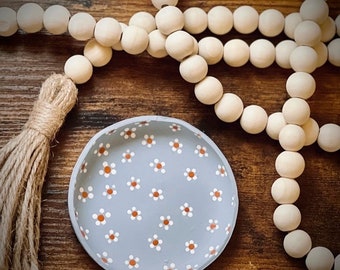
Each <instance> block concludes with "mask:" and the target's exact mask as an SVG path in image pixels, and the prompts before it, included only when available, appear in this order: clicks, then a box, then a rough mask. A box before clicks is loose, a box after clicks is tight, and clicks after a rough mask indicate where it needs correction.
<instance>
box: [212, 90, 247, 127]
mask: <svg viewBox="0 0 340 270" xmlns="http://www.w3.org/2000/svg"><path fill="white" fill-rule="evenodd" d="M214 109H215V113H216V116H217V117H218V118H219V119H220V120H222V121H223V122H226V123H232V122H235V121H236V120H237V119H239V118H240V116H241V114H242V112H243V102H242V99H241V98H240V97H239V96H237V95H235V94H233V93H225V94H224V95H223V96H222V98H221V99H220V100H219V101H218V102H217V103H216V104H215V108H214Z"/></svg>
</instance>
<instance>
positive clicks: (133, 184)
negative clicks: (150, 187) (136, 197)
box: [126, 176, 140, 191]
mask: <svg viewBox="0 0 340 270" xmlns="http://www.w3.org/2000/svg"><path fill="white" fill-rule="evenodd" d="M130 179H131V180H130V181H128V182H127V183H126V185H127V186H128V187H130V190H131V191H134V190H135V189H140V179H139V178H137V179H136V178H135V177H134V176H131V178H130Z"/></svg>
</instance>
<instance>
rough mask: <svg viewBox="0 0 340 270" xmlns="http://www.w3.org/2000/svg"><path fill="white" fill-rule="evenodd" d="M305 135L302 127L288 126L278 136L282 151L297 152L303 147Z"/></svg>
mask: <svg viewBox="0 0 340 270" xmlns="http://www.w3.org/2000/svg"><path fill="white" fill-rule="evenodd" d="M305 141H306V135H305V131H304V130H303V129H302V127H300V126H298V125H293V124H288V125H286V126H284V127H283V128H282V129H281V131H280V134H279V143H280V145H281V147H282V148H283V149H284V150H288V151H299V150H300V149H302V147H303V146H304V145H305Z"/></svg>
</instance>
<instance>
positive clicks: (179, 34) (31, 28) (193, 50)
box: [0, 0, 340, 270]
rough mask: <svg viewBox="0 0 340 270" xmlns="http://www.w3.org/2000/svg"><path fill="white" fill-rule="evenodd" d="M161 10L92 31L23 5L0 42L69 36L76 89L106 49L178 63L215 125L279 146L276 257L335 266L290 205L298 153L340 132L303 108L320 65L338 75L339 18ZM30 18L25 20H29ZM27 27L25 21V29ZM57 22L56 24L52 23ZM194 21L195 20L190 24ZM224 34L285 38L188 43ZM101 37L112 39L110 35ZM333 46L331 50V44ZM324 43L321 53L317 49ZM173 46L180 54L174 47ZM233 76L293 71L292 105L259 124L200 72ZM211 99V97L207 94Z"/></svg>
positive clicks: (319, 8)
mask: <svg viewBox="0 0 340 270" xmlns="http://www.w3.org/2000/svg"><path fill="white" fill-rule="evenodd" d="M152 3H153V5H154V6H155V7H156V8H157V9H158V10H159V11H158V12H157V13H156V15H155V17H153V16H152V15H151V14H149V13H146V12H140V13H137V14H135V15H133V16H132V17H131V19H130V21H129V25H125V24H123V23H119V22H118V21H116V20H115V19H113V18H103V19H101V20H99V21H98V22H96V21H95V19H94V18H93V17H92V16H91V15H90V14H88V13H81V12H80V13H77V14H75V15H73V16H72V17H71V15H70V13H69V12H68V11H67V9H65V8H64V7H62V6H58V5H55V6H51V7H50V8H48V9H47V10H46V11H45V12H43V10H42V8H41V7H40V6H39V5H37V4H32V3H29V4H25V5H23V6H22V7H21V8H20V9H19V10H18V12H17V13H16V12H15V11H13V10H11V9H9V8H0V17H1V18H3V20H4V21H5V22H6V24H3V25H1V27H0V35H2V36H10V35H13V34H14V33H15V32H16V31H17V30H18V28H20V29H22V30H23V31H25V32H27V33H35V32H38V31H40V30H41V29H42V27H43V25H44V27H45V28H46V29H47V30H48V31H49V32H50V33H52V34H62V33H65V32H66V31H67V30H68V33H69V34H70V35H71V36H72V37H74V38H75V39H77V40H81V41H88V42H87V44H86V45H85V48H84V56H83V55H75V56H72V57H70V58H69V59H68V60H67V61H66V63H65V67H64V70H65V73H66V74H67V75H68V76H69V77H70V78H72V80H73V81H74V82H75V83H78V84H81V83H85V82H86V81H88V80H89V79H90V78H91V76H92V73H93V66H94V67H100V66H104V65H106V64H107V63H108V62H109V61H110V59H111V57H112V49H115V50H124V51H126V52H127V53H130V54H140V53H142V52H144V51H147V52H149V54H150V55H151V56H153V57H157V58H162V57H165V56H167V55H169V56H171V57H172V58H174V59H176V60H177V61H179V62H180V66H179V70H180V74H181V76H182V77H183V79H184V80H186V81H188V82H190V83H194V84H195V87H194V89H195V96H196V97H197V99H198V100H199V101H200V102H202V103H203V104H207V105H214V108H215V112H216V115H217V116H218V118H219V119H221V120H222V121H224V122H234V121H236V120H238V119H240V124H241V127H242V128H243V129H244V130H245V131H246V132H248V133H250V134H257V133H260V132H262V131H264V130H265V131H266V133H267V134H268V135H269V137H270V138H272V139H274V140H278V141H279V143H280V145H281V147H282V148H283V150H284V151H283V152H282V153H280V154H279V155H278V157H277V158H276V160H275V168H276V171H277V173H278V175H279V176H280V177H279V178H278V179H277V180H276V181H275V182H274V183H273V185H272V189H271V194H272V197H273V199H274V200H275V201H276V202H277V203H278V204H279V206H278V207H277V208H276V210H275V211H274V215H273V222H274V224H275V226H276V227H277V228H278V229H279V230H281V231H284V232H289V233H288V234H287V235H286V237H285V239H284V243H283V245H284V249H285V251H286V252H287V254H289V255H290V256H291V257H294V258H301V257H304V256H306V255H307V257H306V266H307V268H308V269H311V270H312V269H320V268H318V267H322V269H331V267H332V265H333V262H334V256H333V254H332V253H331V252H330V251H329V250H328V249H326V248H324V247H314V248H312V242H311V238H310V236H309V235H308V234H307V233H306V232H305V231H303V230H299V229H297V228H298V226H299V225H300V222H301V213H300V211H299V209H298V208H297V207H296V206H295V205H294V204H293V203H294V202H295V201H296V200H297V199H298V197H299V195H300V188H299V184H298V182H297V181H296V180H295V179H296V178H297V177H299V176H300V175H301V174H302V173H303V171H304V168H305V161H304V158H303V156H302V155H301V154H300V153H299V152H297V151H299V150H300V149H301V148H302V147H303V146H307V145H310V144H313V143H314V142H316V141H317V143H318V144H319V146H320V147H321V148H322V149H323V150H325V151H329V152H334V151H338V150H339V148H340V127H339V125H337V124H326V125H324V126H322V127H321V128H319V126H318V124H317V122H316V121H315V120H314V119H313V118H311V117H310V108H309V105H308V103H307V101H306V100H307V99H308V98H310V97H311V96H312V95H313V93H314V91H315V89H316V84H315V80H314V78H313V77H312V75H310V73H312V72H313V71H314V70H315V69H316V68H318V67H321V66H322V65H323V64H324V63H325V62H326V61H327V59H328V61H329V62H330V63H331V64H333V65H335V66H340V38H335V39H333V38H334V36H335V34H337V35H338V36H340V16H338V17H337V18H336V19H335V20H333V19H332V18H330V17H329V16H328V13H329V9H328V5H327V3H326V2H325V1H323V0H315V1H314V0H313V1H312V0H306V1H304V2H303V3H302V5H301V7H300V10H299V12H295V13H291V14H289V15H287V16H286V17H284V16H283V15H282V13H281V12H280V11H278V10H273V9H268V10H265V11H263V12H262V13H261V14H258V12H257V11H256V10H255V9H254V8H253V7H250V6H240V7H239V8H237V9H236V10H235V11H234V12H231V11H230V10H229V9H228V8H227V7H223V6H217V7H214V8H212V9H210V10H209V12H208V13H206V12H205V11H203V10H202V9H200V8H194V7H193V8H190V9H187V10H186V11H184V12H182V11H180V10H179V9H178V8H177V7H176V4H177V1H174V0H152ZM32 15H33V16H32ZM31 18H33V19H31ZM57 18H58V19H57ZM197 18H198V19H197ZM232 28H234V29H235V30H236V31H238V32H239V33H241V34H248V33H252V32H253V31H255V30H256V29H258V30H259V31H260V33H261V34H262V35H264V36H265V37H274V36H277V35H279V34H280V33H282V32H284V33H285V34H286V36H287V37H288V38H289V39H287V40H283V41H281V42H280V43H278V44H277V45H276V47H275V46H274V45H273V44H272V43H271V42H270V41H269V40H267V39H259V40H256V41H254V42H253V43H251V44H250V45H248V44H247V43H246V42H244V41H243V40H240V39H232V40H229V41H228V42H227V43H226V44H224V45H223V44H222V43H221V42H220V41H219V40H218V39H217V38H215V37H206V38H203V39H202V40H200V41H198V42H197V40H196V39H195V37H194V36H192V35H194V34H200V33H203V32H204V31H205V30H207V29H208V30H210V31H211V32H212V33H213V34H215V35H225V34H227V33H228V32H229V31H230V30H231V29H232ZM108 29H114V30H113V31H110V32H109V30H108ZM332 39H333V40H332ZM327 42H329V43H328V45H327V46H326V45H325V44H324V43H327ZM178 44H181V46H178ZM222 59H223V60H224V62H225V63H226V64H227V65H229V66H232V67H241V66H243V65H245V64H246V63H247V62H248V61H250V62H251V63H252V65H254V66H255V67H258V68H266V67H269V66H270V65H272V64H273V63H274V62H276V63H277V64H278V65H279V66H280V67H282V68H285V69H293V71H294V73H293V74H292V75H291V76H290V77H289V78H288V79H287V82H286V90H287V93H288V95H289V96H290V98H289V99H288V100H287V101H286V102H285V103H284V104H283V107H282V111H281V112H276V113H273V114H271V115H269V116H268V115H267V113H266V112H265V111H264V109H263V108H262V107H260V106H258V105H250V106H247V107H246V108H244V105H243V102H242V100H241V99H240V97H238V96H237V95H235V94H232V93H223V86H222V84H221V83H220V81H219V80H218V79H217V78H215V77H212V76H207V75H208V65H213V64H216V63H218V62H219V61H220V60H222ZM210 89H211V90H210Z"/></svg>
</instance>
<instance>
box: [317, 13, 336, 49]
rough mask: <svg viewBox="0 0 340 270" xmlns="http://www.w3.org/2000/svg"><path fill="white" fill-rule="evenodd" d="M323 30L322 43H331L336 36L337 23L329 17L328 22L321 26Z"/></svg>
mask: <svg viewBox="0 0 340 270" xmlns="http://www.w3.org/2000/svg"><path fill="white" fill-rule="evenodd" d="M320 29H321V41H322V42H326V43H327V42H329V41H331V40H332V38H333V37H334V36H335V34H336V25H335V21H334V20H333V19H332V18H331V17H328V18H327V19H326V21H325V22H324V23H323V24H321V25H320Z"/></svg>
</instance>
